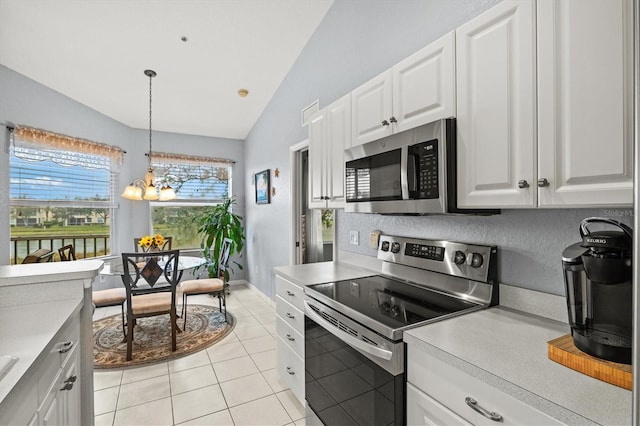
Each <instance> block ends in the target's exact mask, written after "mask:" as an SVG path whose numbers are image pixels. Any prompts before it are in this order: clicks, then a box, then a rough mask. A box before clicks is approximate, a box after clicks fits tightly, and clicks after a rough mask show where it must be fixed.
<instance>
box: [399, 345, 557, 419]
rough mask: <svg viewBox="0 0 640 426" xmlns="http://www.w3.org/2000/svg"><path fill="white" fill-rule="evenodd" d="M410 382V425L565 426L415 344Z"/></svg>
mask: <svg viewBox="0 0 640 426" xmlns="http://www.w3.org/2000/svg"><path fill="white" fill-rule="evenodd" d="M407 381H408V383H407V394H408V396H407V424H421V425H440V424H447V425H449V424H451V425H469V424H471V425H495V424H497V423H499V424H503V425H521V426H528V425H530V426H538V425H547V426H551V425H561V424H563V423H561V422H559V421H558V420H556V419H554V418H552V417H549V416H548V415H546V414H544V413H542V412H540V411H538V410H536V409H535V408H533V407H530V406H528V405H526V404H524V403H522V402H521V401H518V400H516V399H515V398H513V397H511V396H509V395H507V394H505V393H503V392H501V391H499V390H498V389H496V388H494V387H492V386H490V385H487V384H486V383H484V382H482V381H480V380H478V379H477V378H475V377H472V376H470V375H468V374H467V373H465V372H463V371H461V370H458V369H457V368H455V367H452V366H450V365H449V364H446V363H445V362H443V361H441V360H439V359H437V358H436V357H434V356H433V355H431V354H428V353H426V352H424V351H421V350H419V349H416V348H415V347H412V345H409V347H408V349H407ZM469 398H471V400H469ZM472 406H475V407H476V409H474V408H473V407H472ZM491 416H494V417H496V420H492V419H490V417H491ZM497 416H499V418H497Z"/></svg>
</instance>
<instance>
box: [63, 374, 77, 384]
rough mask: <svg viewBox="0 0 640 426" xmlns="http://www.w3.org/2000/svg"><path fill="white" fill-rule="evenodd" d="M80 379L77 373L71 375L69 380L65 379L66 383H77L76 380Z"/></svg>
mask: <svg viewBox="0 0 640 426" xmlns="http://www.w3.org/2000/svg"><path fill="white" fill-rule="evenodd" d="M76 380H78V376H76V375H75V374H74V375H72V376H69V378H68V379H67V380H65V381H64V382H65V383H75V381H76Z"/></svg>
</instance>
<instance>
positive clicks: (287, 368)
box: [277, 336, 305, 405]
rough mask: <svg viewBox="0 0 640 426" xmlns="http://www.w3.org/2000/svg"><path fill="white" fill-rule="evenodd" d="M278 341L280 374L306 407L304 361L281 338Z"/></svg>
mask: <svg viewBox="0 0 640 426" xmlns="http://www.w3.org/2000/svg"><path fill="white" fill-rule="evenodd" d="M277 341H278V342H277V348H278V373H279V374H280V377H282V380H284V381H285V382H286V383H287V384H288V385H289V388H291V392H293V394H294V395H295V396H296V397H297V398H298V399H299V400H300V403H302V405H304V403H305V402H304V401H305V399H304V360H303V359H302V358H300V357H299V356H298V355H296V354H295V352H294V351H293V349H291V347H289V345H288V344H287V343H286V342H285V341H284V340H282V338H281V337H280V336H278V338H277Z"/></svg>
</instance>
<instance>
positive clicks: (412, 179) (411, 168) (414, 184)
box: [407, 152, 419, 197]
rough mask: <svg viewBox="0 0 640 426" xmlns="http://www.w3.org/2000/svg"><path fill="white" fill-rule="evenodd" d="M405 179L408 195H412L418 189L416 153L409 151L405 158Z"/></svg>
mask: <svg viewBox="0 0 640 426" xmlns="http://www.w3.org/2000/svg"><path fill="white" fill-rule="evenodd" d="M407 181H408V189H409V195H410V196H411V197H413V196H414V195H415V193H416V192H417V191H418V189H419V188H418V155H417V154H415V153H413V152H409V153H408V160H407Z"/></svg>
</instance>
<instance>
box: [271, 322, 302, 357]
mask: <svg viewBox="0 0 640 426" xmlns="http://www.w3.org/2000/svg"><path fill="white" fill-rule="evenodd" d="M276 332H277V335H278V337H280V338H281V339H282V340H284V341H285V342H286V343H287V345H289V347H290V348H291V349H293V351H294V352H295V353H296V355H298V356H299V357H300V358H304V337H303V335H302V334H300V333H298V332H297V331H295V330H294V329H293V327H291V326H290V325H289V324H287V323H286V322H284V320H283V319H282V318H279V317H278V318H277V320H276Z"/></svg>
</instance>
